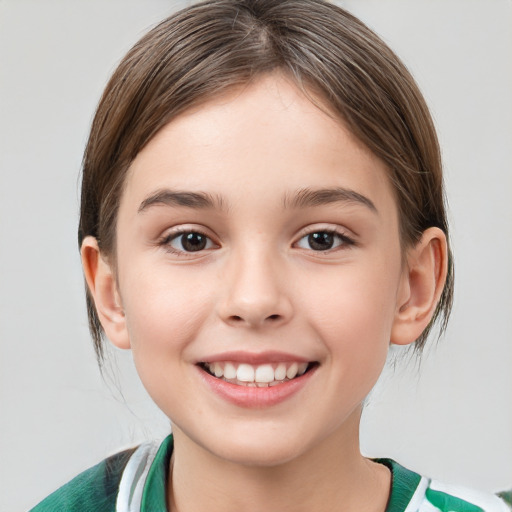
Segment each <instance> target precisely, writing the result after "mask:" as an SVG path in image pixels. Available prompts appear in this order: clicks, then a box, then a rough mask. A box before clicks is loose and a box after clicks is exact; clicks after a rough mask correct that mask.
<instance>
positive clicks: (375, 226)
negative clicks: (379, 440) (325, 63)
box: [107, 75, 406, 465]
mask: <svg viewBox="0 0 512 512" xmlns="http://www.w3.org/2000/svg"><path fill="white" fill-rule="evenodd" d="M405 281H406V280H405V278H404V270H403V268H402V265H401V248H400V240H399V229H398V216H397V208H396V205H395V200H394V197H393V192H392V189H391V186H390V184H389V183H388V179H387V176H386V169H385V167H384V164H383V163H382V162H380V161H379V160H378V159H377V158H376V157H375V156H374V155H373V154H371V153H370V152H369V151H368V150H367V149H365V148H364V147H363V146H362V145H361V144H360V143H359V142H358V141H357V140H356V139H355V138H354V137H353V136H352V135H351V133H349V132H348V131H347V129H346V128H345V127H344V126H343V124H342V123H340V122H339V121H337V120H334V119H333V118H331V117H329V116H328V115H327V114H325V113H324V112H322V111H321V110H320V109H319V108H317V107H315V106H314V105H313V104H312V103H311V101H310V100H308V99H307V98H306V97H305V96H304V95H303V94H302V93H301V92H300V91H299V90H298V89H297V88H296V87H295V86H294V85H293V84H291V83H290V82H289V81H287V80H286V79H285V78H283V77H282V76H280V75H270V76H267V77H265V78H262V79H260V80H259V81H257V82H256V83H254V84H252V85H249V86H247V87H244V88H240V89H237V90H234V91H230V93H229V94H225V95H223V96H220V97H218V98H216V99H214V100H212V101H210V102H208V103H206V104H204V105H202V106H200V107H198V108H196V109H193V111H188V112H186V113H185V114H183V115H181V116H180V117H178V118H176V119H175V120H173V121H172V122H171V123H169V124H168V125H167V126H166V127H165V128H164V129H162V130H161V131H160V132H159V133H158V134H157V135H156V136H155V137H154V138H153V139H152V140H151V142H150V143H149V144H148V145H147V146H146V147H145V148H144V149H143V150H142V151H141V152H140V153H139V155H138V156H137V158H136V159H135V160H134V162H133V164H132V166H131V168H130V170H129V173H128V176H127V178H126V183H125V190H124V193H123V197H122V201H121V204H120V209H119V216H118V227H117V284H118V293H119V301H120V304H121V307H122V309H123V312H124V322H125V327H123V328H121V329H120V330H118V331H117V332H116V333H114V334H111V333H109V332H108V329H107V334H109V336H110V338H111V339H112V340H113V341H114V343H116V344H117V345H119V346H122V347H128V346H130V347H131V348H132V349H133V356H134V360H135V364H136V366H137V369H138V372H139V374H140V377H141V379H142V382H143V383H144V385H145V387H146V389H147V390H148V392H149V394H150V395H151V397H152V398H153V399H154V401H155V402H156V403H157V405H158V406H159V407H160V408H161V409H162V410H163V411H164V412H165V413H166V414H167V415H168V416H169V418H170V419H171V421H172V423H173V429H174V432H175V436H176V439H177V440H179V439H182V440H183V442H185V441H186V442H187V443H189V444H188V445H189V446H193V447H194V449H198V450H200V451H201V450H206V451H207V452H208V453H209V454H210V455H211V454H213V455H214V456H218V457H221V458H223V459H226V460H230V461H234V462H238V463H244V464H256V465H275V464H279V463H282V462H285V461H290V460H294V459H295V458H297V457H299V456H301V455H303V454H305V453H306V452H308V451H309V450H311V449H313V448H317V447H319V446H320V445H322V444H323V445H324V446H327V445H328V444H329V443H330V442H342V440H344V441H343V442H345V443H346V441H347V439H348V440H350V442H349V444H350V445H351V446H354V447H356V446H357V427H358V423H359V415H360V404H361V402H362V401H363V399H364V398H365V397H366V395H367V394H368V393H369V391H370V390H371V388H372V387H373V385H374V384H375V382H376V380H377V378H378V376H379V374H380V373H381V370H382V367H383V365H384V363H385V359H386V354H387V350H388V345H389V342H390V336H391V330H392V327H393V323H394V321H395V317H396V315H397V311H398V310H399V306H400V303H401V301H402V300H403V296H404V293H406V290H405V289H406V285H405V284H404V283H405ZM212 373H213V374H216V375H217V376H215V375H212ZM290 377H291V378H290ZM205 453H206V452H205Z"/></svg>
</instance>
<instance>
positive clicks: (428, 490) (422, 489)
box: [378, 459, 510, 512]
mask: <svg viewBox="0 0 512 512" xmlns="http://www.w3.org/2000/svg"><path fill="white" fill-rule="evenodd" d="M378 462H381V463H382V464H385V465H387V466H388V467H389V468H390V469H391V472H392V474H393V484H392V488H391V496H390V500H389V504H388V507H387V509H386V512H510V509H509V508H508V506H507V505H506V504H505V502H504V501H502V500H501V499H500V498H498V497H497V496H495V495H494V494H491V493H485V492H481V491H476V490H472V489H467V488H464V487H461V486H457V485H450V484H445V483H441V482H439V481H437V480H432V479H430V478H428V477H425V476H421V475H419V474H417V473H415V472H414V471H410V470H409V469H406V468H404V467H403V466H401V465H400V464H398V463H396V462H394V461H392V460H389V459H380V460H379V461H378Z"/></svg>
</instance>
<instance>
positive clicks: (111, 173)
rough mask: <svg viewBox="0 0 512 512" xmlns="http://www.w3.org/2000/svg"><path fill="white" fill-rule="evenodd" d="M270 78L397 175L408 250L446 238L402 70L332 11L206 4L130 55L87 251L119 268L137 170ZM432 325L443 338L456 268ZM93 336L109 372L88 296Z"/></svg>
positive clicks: (233, 0) (99, 170)
mask: <svg viewBox="0 0 512 512" xmlns="http://www.w3.org/2000/svg"><path fill="white" fill-rule="evenodd" d="M272 70H280V71H281V72H284V73H286V74H287V75H288V76H290V77H291V78H292V79H293V80H294V81H295V83H296V84H297V85H298V86H299V87H301V88H302V89H303V90H304V91H306V92H308V91H309V92H313V93H314V94H315V95H317V96H320V97H321V98H322V100H323V102H324V103H325V104H326V105H327V106H328V109H329V110H330V112H331V114H334V115H336V116H339V117H340V118H341V119H343V120H344V122H345V124H346V125H347V126H348V127H349V129H350V130H351V131H352V132H353V133H354V134H355V135H356V136H357V137H358V138H359V139H360V140H361V141H362V142H363V143H364V144H365V145H366V146H367V147H368V148H369V149H370V150H371V151H372V152H373V153H374V154H375V155H377V156H378V157H379V158H380V159H382V160H383V161H384V162H385V163H386V164H387V167H388V168H389V177H390V180H391V183H392V184H393V187H394V189H395V194H396V198H397V204H398V210H399V217H400V230H401V233H400V234H401V240H402V246H403V247H405V248H406V247H409V246H411V245H414V244H415V243H416V242H417V241H418V240H419V238H420V237H421V234H422V232H423V231H424V230H425V229H427V228H428V227H431V226H436V227H439V228H441V229H442V230H443V231H444V232H445V233H446V235H447V236H448V224H447V219H446V211H445V200H444V191H443V178H442V166H441V157H440V151H439V145H438V141H437V137H436V133H435V129H434V126H433V122H432V119H431V117H430V114H429V111H428V108H427V106H426V104H425V101H424V99H423V97H422V95H421V93H420V91H419V89H418V87H417V85H416V83H415V82H414V79H413V78H412V76H411V75H410V74H409V72H408V71H407V69H406V68H405V66H404V65H403V64H402V63H401V61H400V60H399V59H398V57H397V56H396V55H395V54H394V53H393V52H392V51H391V50H390V49H389V48H388V47H387V46H386V44H385V43H384V42H383V41H382V40H381V39H380V38H379V37H378V36H376V35H375V34H374V33H373V32H372V31H371V30H370V29H368V28H367V27H366V26H365V25H364V24H363V23H362V22H360V21H359V20H358V19H357V18H355V17H354V16H352V15H351V14H349V13H348V12H346V11H344V10H343V9H341V8H339V7H337V6H335V5H333V4H330V3H328V2H326V1H323V0H207V1H205V2H201V3H198V4H196V5H193V6H191V7H188V8H186V9H183V10H181V11H179V12H178V13H176V14H174V15H173V16H171V17H169V18H168V19H166V20H164V21H163V22H161V23H160V24H159V25H157V26H156V27H155V28H154V29H152V30H151V31H150V32H149V33H148V34H147V35H145V36H144V37H143V38H142V39H141V40H140V41H139V42H138V43H137V44H136V45H135V46H134V47H133V48H132V49H131V50H130V51H129V53H128V54H127V55H126V57H125V58H124V59H123V60H122V62H121V63H120V64H119V66H118V68H117V69H116V71H115V72H114V74H113V76H112V78H111V79H110V81H109V83H108V85H107V87H106V89H105V91H104V93H103V96H102V98H101V100H100V103H99V106H98V109H97V112H96V115H95V117H94V121H93V123H92V128H91V133H90V137H89V141H88V143H87V147H86V150H85V155H84V160H83V178H82V197H81V213H80V225H79V231H78V241H79V244H81V243H82V240H83V239H84V237H86V236H88V235H91V236H94V237H96V238H97V240H98V244H99V247H100V250H101V251H102V253H103V254H104V255H106V256H108V257H112V258H113V259H115V240H116V236H115V235H116V217H117V211H118V206H119V202H120V198H121V194H122V191H123V183H124V177H125V174H126V171H127V169H128V167H129V166H130V163H131V162H132V160H133V159H134V158H135V156H136V155H137V154H138V153H139V151H140V150H141V149H142V148H143V147H144V146H145V145H146V144H147V143H148V141H149V140H151V138H152V137H153V136H154V135H155V134H156V133H157V132H158V131H159V130H160V129H161V128H162V127H163V126H164V125H166V124H167V123H168V122H169V121H170V120H171V119H173V118H174V117H175V116H176V115H178V114H179V113H180V112H183V111H184V110H186V109H187V108H189V107H191V106H192V105H196V104H198V102H202V101H204V100H205V99H209V98H211V97H213V96H214V95H216V94H218V93H219V92H221V91H224V90H226V89H227V88H228V87H233V86H235V85H240V84H246V83H248V82H249V81H251V80H252V79H254V78H255V77H258V76H260V75H261V74H263V73H267V72H270V71H272ZM448 267H449V268H448V277H447V281H446V284H445V287H444V290H443V293H442V296H441V299H440V301H439V303H438V305H437V309H436V312H435V314H434V318H433V319H432V321H431V323H430V324H429V326H428V327H427V329H425V331H424V332H423V333H422V335H421V336H420V338H419V339H418V340H416V348H417V349H418V350H420V349H421V348H423V346H424V344H425V340H426V338H427V335H428V333H429V331H430V330H431V328H432V326H433V324H434V322H435V321H436V319H439V318H440V319H441V324H440V332H442V331H443V330H444V328H445V327H446V323H447V320H448V317H449V313H450V309H451V304H452V296H453V264H452V258H451V254H449V263H448ZM87 307H88V314H89V325H90V329H91V333H92V336H93V338H94V344H95V349H96V354H97V356H98V360H99V361H100V363H101V362H102V360H103V345H102V336H103V330H102V327H101V324H100V322H99V319H98V315H97V313H96V309H95V307H94V303H93V301H92V298H91V296H90V294H89V292H87Z"/></svg>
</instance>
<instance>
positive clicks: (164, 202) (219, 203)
mask: <svg viewBox="0 0 512 512" xmlns="http://www.w3.org/2000/svg"><path fill="white" fill-rule="evenodd" d="M157 205H159V206H185V207H187V208H195V209H201V210H209V209H219V210H223V209H225V205H224V201H223V199H222V197H220V196H213V195H211V194H207V193H206V192H182V191H174V190H169V189H162V190H157V191H156V192H154V193H153V194H151V195H150V196H149V197H147V198H146V199H144V201H142V203H141V204H140V206H139V210H138V212H139V213H141V212H144V211H146V210H147V209H148V208H150V207H151V206H157Z"/></svg>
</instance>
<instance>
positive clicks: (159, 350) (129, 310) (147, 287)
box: [121, 264, 211, 360]
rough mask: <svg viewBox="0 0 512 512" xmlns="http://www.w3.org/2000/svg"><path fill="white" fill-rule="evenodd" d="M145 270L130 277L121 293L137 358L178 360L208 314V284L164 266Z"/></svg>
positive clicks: (148, 266)
mask: <svg viewBox="0 0 512 512" xmlns="http://www.w3.org/2000/svg"><path fill="white" fill-rule="evenodd" d="M134 268H137V266H134ZM139 268H140V267H139ZM145 268H149V269H150V270H149V271H144V272H139V273H138V274H133V275H132V274H130V273H127V275H126V276H125V279H124V281H123V282H124V289H123V290H121V295H122V299H123V306H124V309H125V315H126V322H127V329H128V334H129V337H130V342H131V347H132V350H133V353H134V358H135V359H136V360H137V359H141V358H142V357H144V358H153V357H154V356H158V355H160V356H162V355H164V354H165V353H166V352H167V353H169V354H173V355H174V356H175V354H176V351H180V350H183V349H184V348H185V347H186V346H187V345H188V344H189V343H190V342H191V341H192V340H193V339H194V338H195V337H196V335H197V331H198V329H200V327H201V325H202V324H203V322H204V320H205V318H206V317H207V316H208V314H209V311H210V307H209V303H210V300H211V298H210V294H209V293H208V290H206V289H205V288H206V284H205V283H207V282H208V281H204V280H201V279H199V278H197V276H196V278H194V279H191V276H189V275H188V274H187V273H180V272H171V271H170V269H169V267H166V266H165V265H161V266H160V267H159V266H157V265H150V264H149V265H146V266H145Z"/></svg>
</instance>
